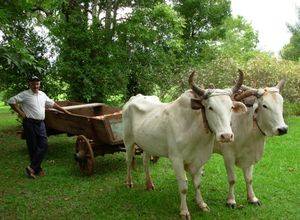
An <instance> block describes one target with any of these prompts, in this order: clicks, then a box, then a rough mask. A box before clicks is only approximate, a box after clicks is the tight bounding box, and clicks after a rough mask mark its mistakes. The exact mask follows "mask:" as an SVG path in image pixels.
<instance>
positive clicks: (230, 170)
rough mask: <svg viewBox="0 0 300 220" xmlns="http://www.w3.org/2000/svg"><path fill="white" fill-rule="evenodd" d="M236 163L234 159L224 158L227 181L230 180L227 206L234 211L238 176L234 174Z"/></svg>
mask: <svg viewBox="0 0 300 220" xmlns="http://www.w3.org/2000/svg"><path fill="white" fill-rule="evenodd" d="M232 161H234V160H233V159H229V158H225V157H224V163H225V168H226V172H227V180H228V187H229V188H228V195H227V202H226V204H227V206H228V207H229V208H232V209H234V208H235V207H236V201H235V195H234V185H235V182H236V175H235V172H234V168H235V166H234V163H232Z"/></svg>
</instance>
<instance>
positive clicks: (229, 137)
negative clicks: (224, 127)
mask: <svg viewBox="0 0 300 220" xmlns="http://www.w3.org/2000/svg"><path fill="white" fill-rule="evenodd" d="M217 141H218V142H221V143H228V142H233V141H234V134H233V133H221V134H219V135H217Z"/></svg>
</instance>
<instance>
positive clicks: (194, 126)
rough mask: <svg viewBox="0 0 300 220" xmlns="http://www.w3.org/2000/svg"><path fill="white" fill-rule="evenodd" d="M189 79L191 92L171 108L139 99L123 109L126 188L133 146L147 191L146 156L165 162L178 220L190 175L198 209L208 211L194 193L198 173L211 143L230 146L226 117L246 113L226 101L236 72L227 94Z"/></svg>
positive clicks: (186, 214) (185, 209)
mask: <svg viewBox="0 0 300 220" xmlns="http://www.w3.org/2000/svg"><path fill="white" fill-rule="evenodd" d="M193 76H194V73H192V74H191V75H190V77H189V84H190V86H191V88H192V89H191V90H188V91H186V92H185V93H183V94H182V95H181V96H180V97H179V98H177V100H175V101H173V102H171V103H161V102H160V100H159V99H158V98H157V97H156V96H143V95H140V94H139V95H137V96H133V97H131V98H130V100H129V101H128V102H127V103H126V104H125V105H124V107H123V127H124V130H123V139H124V144H125V146H126V156H127V158H126V160H127V186H128V187H129V188H131V187H132V186H133V183H132V176H131V169H132V160H133V156H134V148H135V147H136V145H137V146H139V147H140V148H141V149H143V165H144V171H145V174H146V188H147V190H154V184H153V182H152V179H151V176H150V172H149V159H150V155H153V156H164V157H168V158H169V159H170V161H171V163H172V166H173V168H174V170H175V175H176V178H177V182H178V187H179V192H180V198H181V204H180V215H181V217H182V218H184V219H190V213H189V211H188V207H187V203H186V196H187V190H188V186H187V177H186V173H185V172H186V171H187V172H189V173H191V174H192V177H193V184H194V188H195V190H196V202H197V204H198V206H199V207H200V208H201V209H202V210H204V211H209V208H208V206H207V204H206V203H205V202H204V201H203V198H202V196H201V192H200V176H201V167H202V165H203V164H204V163H205V162H206V161H207V160H208V159H209V158H210V156H211V154H212V152H213V145H214V140H215V139H216V140H217V141H218V142H222V143H223V142H232V141H233V140H234V135H233V132H232V129H231V127H230V119H231V114H232V111H246V106H245V105H244V104H243V103H241V102H236V101H232V100H231V97H230V95H232V93H234V92H236V91H237V90H238V89H239V88H240V86H241V83H242V80H243V74H242V73H241V72H240V76H239V80H238V82H237V83H236V85H235V86H234V87H233V88H232V89H214V90H211V89H207V90H205V89H202V88H199V87H198V86H197V85H195V83H194V82H193ZM203 113H204V114H203ZM209 130H210V131H211V132H209Z"/></svg>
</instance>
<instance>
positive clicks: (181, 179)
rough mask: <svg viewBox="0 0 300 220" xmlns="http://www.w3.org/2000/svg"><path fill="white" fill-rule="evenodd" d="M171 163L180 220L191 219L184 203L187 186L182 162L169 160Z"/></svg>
mask: <svg viewBox="0 0 300 220" xmlns="http://www.w3.org/2000/svg"><path fill="white" fill-rule="evenodd" d="M171 161H172V165H173V168H174V171H175V175H176V179H177V183H178V188H179V193H180V216H181V218H182V219H191V216H190V212H189V210H188V207H187V203H186V196H187V191H188V184H187V177H186V174H185V170H184V164H183V161H182V160H180V159H171Z"/></svg>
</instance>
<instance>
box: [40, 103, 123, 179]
mask: <svg viewBox="0 0 300 220" xmlns="http://www.w3.org/2000/svg"><path fill="white" fill-rule="evenodd" d="M58 104H59V105H60V106H62V107H63V108H64V109H67V110H68V111H70V112H71V113H72V114H71V115H68V114H65V113H62V112H60V111H57V110H55V109H48V110H46V117H45V124H46V128H47V132H48V135H52V134H59V133H67V134H68V135H77V140H76V145H75V154H74V156H75V160H76V161H77V162H78V164H79V168H80V170H81V171H82V172H83V173H84V174H86V175H92V174H93V171H94V163H95V162H94V161H95V160H94V157H96V156H98V155H102V156H103V155H104V154H112V153H114V152H120V151H125V147H124V144H123V139H122V132H123V128H122V112H121V109H120V108H114V107H109V106H107V105H105V104H103V103H91V104H81V103H76V102H69V101H63V102H58Z"/></svg>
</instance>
